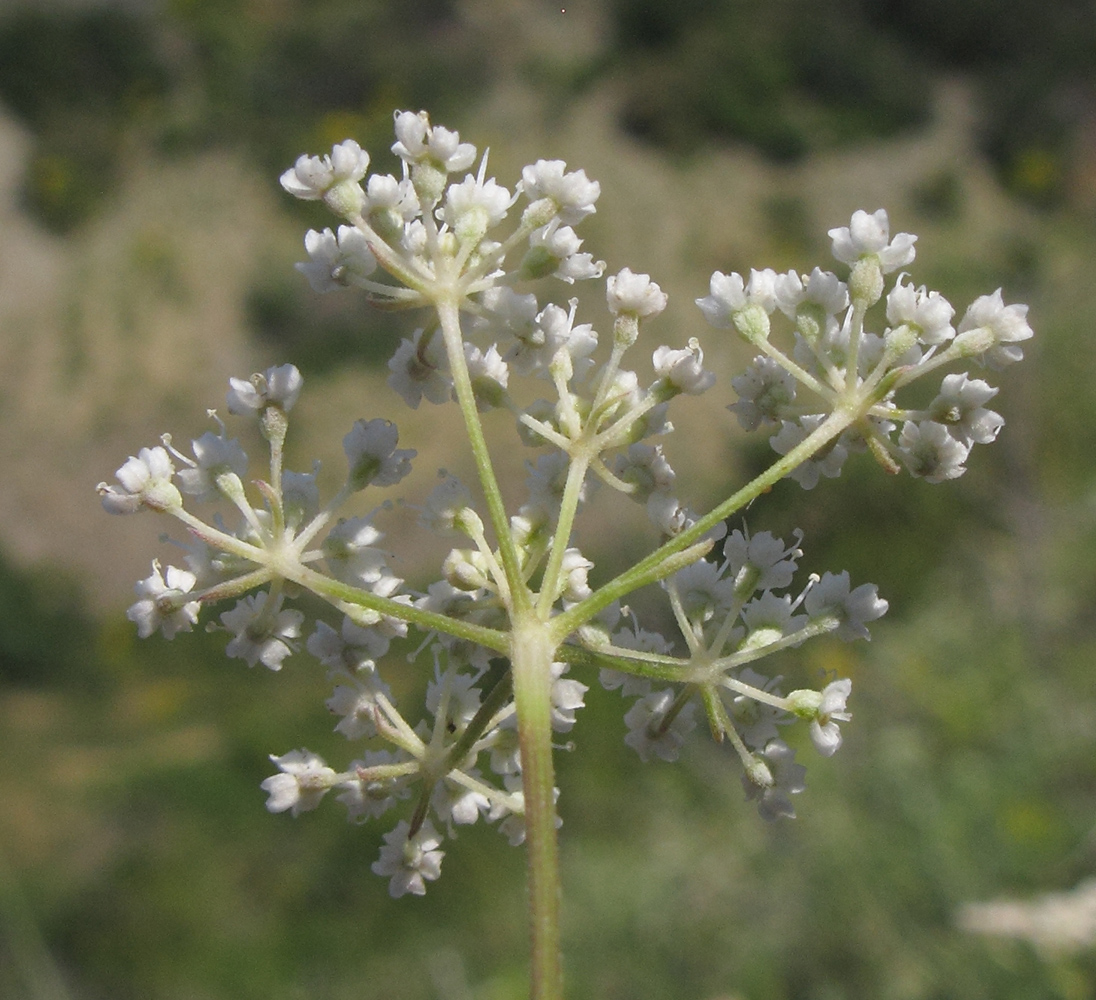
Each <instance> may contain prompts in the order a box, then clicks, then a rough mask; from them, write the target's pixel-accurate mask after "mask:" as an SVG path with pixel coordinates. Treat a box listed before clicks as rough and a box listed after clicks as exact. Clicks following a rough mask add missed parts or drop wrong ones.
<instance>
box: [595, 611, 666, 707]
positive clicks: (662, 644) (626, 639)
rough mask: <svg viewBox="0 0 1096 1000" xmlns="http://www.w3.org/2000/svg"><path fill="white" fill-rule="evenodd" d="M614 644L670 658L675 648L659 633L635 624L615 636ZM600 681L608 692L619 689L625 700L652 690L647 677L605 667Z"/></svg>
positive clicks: (600, 675)
mask: <svg viewBox="0 0 1096 1000" xmlns="http://www.w3.org/2000/svg"><path fill="white" fill-rule="evenodd" d="M613 644H614V645H616V646H620V647H621V648H623V649H635V650H639V651H640V652H645V653H658V654H660V655H662V656H668V655H669V654H670V653H672V652H673V647H672V646H671V645H670V643H668V642H667V641H666V639H665V638H663V636H661V635H660V634H659V633H658V632H648V631H646V630H645V629H642V628H640V627H639V625H638V624H633V625H632V627H630V628H628V627H625V628H622V629H621V630H620V631H619V632H615V633H614V634H613ZM598 680H599V681H600V682H601V686H602V687H603V688H605V690H606V691H616V690H618V689H619V691H620V693H621V695H622V696H623V697H625V698H631V697H634V696H635V695H645V694H647V693H648V692H649V691H650V690H651V682H650V681H649V680H648V679H647V678H646V677H638V676H636V675H635V674H626V673H624V672H622V671H620V670H611V669H609V668H606V667H603V668H602V669H601V672H600V674H599V675H598Z"/></svg>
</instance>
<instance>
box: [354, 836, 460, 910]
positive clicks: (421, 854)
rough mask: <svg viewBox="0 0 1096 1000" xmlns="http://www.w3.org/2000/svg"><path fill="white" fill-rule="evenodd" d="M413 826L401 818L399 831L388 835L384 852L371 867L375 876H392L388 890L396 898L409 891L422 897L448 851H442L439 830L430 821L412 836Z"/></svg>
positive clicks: (439, 871) (437, 874)
mask: <svg viewBox="0 0 1096 1000" xmlns="http://www.w3.org/2000/svg"><path fill="white" fill-rule="evenodd" d="M410 829H411V827H410V825H409V824H408V822H407V821H406V820H400V822H399V823H398V824H397V826H396V829H395V830H393V831H392V832H391V833H386V834H385V835H384V846H383V847H382V848H381V855H380V857H379V858H378V859H377V860H376V861H374V862H373V864H372V865H371V866H370V867H371V868H372V870H373V874H374V875H382V876H384V875H389V876H391V879H390V880H389V882H388V892H389V895H391V896H392V898H393V899H398V898H399V897H400V896H402V895H404V894H405V893H408V892H410V893H413V894H414V895H416V896H422V895H424V894H425V893H426V882H427V881H431V882H432V881H434V880H435V879H436V878H437V877H438V876H439V875H441V859H442V858H444V857H445V852H444V851H439V850H438V847H439V846H440V845H441V837H440V836H438V832H437V831H436V830H435V829H434V827H433V825H432V824H431V822H430V821H429V820H426V821H425V822H424V823H423V824H422V826H421V827H420V828H419V830H418V832H417V833H416V834H415V835H414V836H413V837H410V838H409V837H408V836H407V834H408V832H409V831H410Z"/></svg>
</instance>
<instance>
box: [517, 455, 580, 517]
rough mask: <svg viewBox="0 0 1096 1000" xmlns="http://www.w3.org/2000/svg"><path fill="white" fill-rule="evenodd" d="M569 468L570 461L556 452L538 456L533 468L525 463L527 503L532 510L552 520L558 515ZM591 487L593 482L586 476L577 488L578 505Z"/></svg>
mask: <svg viewBox="0 0 1096 1000" xmlns="http://www.w3.org/2000/svg"><path fill="white" fill-rule="evenodd" d="M569 466H570V460H569V459H568V457H567V455H565V454H564V453H563V452H558V451H556V452H552V453H550V454H547V455H541V456H539V457H538V458H537V463H536V465H535V466H533V465H530V464H529V463H528V462H526V463H525V467H526V469H527V470H528V471H529V477H528V479H527V480H526V483H527V485H528V487H529V503H530V504H531V505H532V507H533V508H534V509H536V510H541V511H545V512H547V513H549V514H550V515H551V517H552V519H553V520H554V519H555V518H556V516H557V515H558V514H559V505H560V501H561V500H562V499H563V488H564V486H565V485H566V483H567V469H568V468H569ZM592 485H593V480H592V479H591V478H590V476H589V474H587V475H586V477H585V478H584V479H583V481H582V486H581V487H580V488H579V494H578V499H579V502H580V503H581V502H583V501H584V500H585V499H586V498H587V496H588V495H589V491H590V488H591V487H592Z"/></svg>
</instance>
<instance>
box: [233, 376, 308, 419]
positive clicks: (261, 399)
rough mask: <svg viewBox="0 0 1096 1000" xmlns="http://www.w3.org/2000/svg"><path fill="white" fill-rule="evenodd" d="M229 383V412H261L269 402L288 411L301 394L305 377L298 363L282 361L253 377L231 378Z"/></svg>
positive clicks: (269, 404)
mask: <svg viewBox="0 0 1096 1000" xmlns="http://www.w3.org/2000/svg"><path fill="white" fill-rule="evenodd" d="M228 384H229V390H228V412H229V413H236V414H241V413H257V412H258V411H260V410H262V409H264V408H265V407H267V406H278V407H280V408H281V409H282V410H284V411H285V412H286V413H288V412H289V411H290V410H291V409H293V404H294V403H296V402H297V397H298V396H299V395H300V394H301V387H302V386H303V385H304V379H303V378H302V377H301V373H300V372H299V371H298V370H297V366H296V365H278V366H277V367H275V368H268V369H267V370H266V372H265V373H264V374H262V375H260V374H258V373H256V374H254V375H252V376H251V378H250V379H242V378H230V379H229V380H228Z"/></svg>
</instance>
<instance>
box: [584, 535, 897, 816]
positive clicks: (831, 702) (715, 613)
mask: <svg viewBox="0 0 1096 1000" xmlns="http://www.w3.org/2000/svg"><path fill="white" fill-rule="evenodd" d="M801 555H802V552H801V551H800V550H799V548H798V538H797V541H796V544H795V545H792V546H787V545H785V543H784V542H783V541H782V540H781V539H778V538H775V537H774V536H773V535H771V534H770V533H769V532H760V533H758V534H756V535H753V536H750V535H748V534H747V533H746V532H745V531H739V530H736V531H733V532H732V533H731V534H730V536H729V537H728V538H727V539H726V542H725V544H724V546H723V559H722V561H720V562H718V563H717V562H710V561H700V562H697V563H694V564H693V565H691V566H688V567H686V568H684V569H682V570H679V571H678V572H677V573H675V574H674V575H673V576H671V577H669V578H668V579H667V580H666V581H665V582H664V584H663V586H664V589H665V591H666V594H667V596H668V598H669V601H670V606H671V608H672V609H673V614H674V618H675V619H676V622H677V627H678V630H679V632H680V634H681V637H682V640H683V641H684V643H685V646H686V647H687V650H688V656H687V657H684V658H681V657H675V656H673V655H672V652H673V643H671V642H669V641H667V640H666V639H665V638H663V636H661V635H659V634H658V633H656V632H650V631H647V630H644V629H642V628H640V627H639V625H638V624H637V623H636V622H635V621H634V620H633V621H631V622H628V623H627V624H625V625H624V626H623V627H620V628H616V630H615V631H613V628H614V627H615V625H619V619H617V620H616V621H615V622H614V623H613V624H609V625H608V627H607V628H606V637H605V638H604V639H603V640H602V641H601V642H598V641H597V640H596V639H595V638H592V637H591V633H589V632H587V634H586V639H587V642H589V643H590V644H591V645H592V646H594V647H595V648H596V649H597V650H598V652H599V653H600V654H601V655H602V656H605V657H621V658H622V659H624V660H625V661H628V660H632V661H638V662H639V663H642V664H643V670H642V672H639V673H621V672H619V671H618V670H616V669H614V668H613V667H607V668H603V669H602V670H601V683H602V685H603V686H604V687H605V688H607V689H609V690H617V689H619V690H620V692H621V694H622V695H623V696H625V697H628V698H632V699H633V701H632V706H631V708H630V709H629V710H628V712H627V714H626V715H625V716H624V721H625V724H626V725H627V727H628V735H627V736H626V737H625V742H626V743H627V744H628V745H629V746H630V747H632V748H633V749H634V750H635V751H636V753H638V754H639V756H640V758H641V759H643V760H647V759H648V758H649V757H650V756H651V755H652V754H653V755H655V756H657V757H660V758H662V759H663V760H667V761H672V760H676V759H677V756H678V751H679V750H680V748H681V746H682V745H683V743H684V740H685V736H686V734H687V733H689V732H690V731H691V730H692V729H693V728H694V727H695V725H696V722H695V720H694V714H695V710H696V708H697V705H698V704H700V705H702V706H703V708H704V710H705V711H706V713H707V716H708V723H709V727H710V728H711V731H712V733H713V734H714V735H715V736H716V738H717V739H720V740H722V739H724V738H727V739H728V741H729V742H730V743H731V745H732V747H733V748H734V749H735V751H736V752H737V753H738V754H739V756H740V757H741V759H742V764H743V784H744V786H745V788H746V792H747V795H748V797H750V798H756V799H757V800H758V808H759V811H760V813H761V815H762V816H763V817H765V818H766V819H774V818H776V817H777V816H794V815H795V811H794V809H793V808H792V804H791V801H790V799H789V798H788V796H789V795H791V794H794V793H797V792H801V791H802V790H803V788H804V787H805V786H804V784H803V774H804V772H805V770H806V769H805V768H804V767H802V766H801V765H799V764H795V763H794V756H795V751H793V750H792V749H790V748H789V747H788V746H787V744H786V743H784V742H783V741H782V740H781V739H779V737H778V732H779V730H778V728H777V727H778V726H782V725H786V724H788V723H790V722H793V721H794V720H795V719H796V718H801V719H807V720H809V722H810V730H809V731H810V737H811V741H812V742H813V743H814V746H815V748H816V749H817V750H818V752H819V753H821V754H823V755H824V756H827V757H829V756H832V755H833V754H834V753H835V752H836V750H837V748H838V747H839V746H840V745H841V731H840V728H839V726H838V723H839V722H846V721H848V720H849V719H850V718H851V716H850V715H849V714H848V713H847V712H846V710H845V709H846V702H847V700H848V697H849V695H850V693H851V691H852V682H851V681H849V680H848V679H843V680H834V681H831V682H830V683H829V684H827V685H826V686H825V687H824V688H823V689H822V690H821V691H812V690H808V689H801V690H797V691H792V692H791V693H790V694H789V695H787V696H784V695H782V694H781V693H780V691H779V684H780V680H781V678H779V677H775V678H772V677H766V676H764V675H763V674H760V673H758V672H757V671H755V670H754V669H753V666H752V665H753V664H756V662H757V661H758V660H759V659H761V658H762V657H764V656H768V655H770V654H772V653H775V652H778V651H779V650H782V649H788V648H789V647H795V646H799V645H800V644H801V643H803V642H805V641H806V640H807V639H810V638H812V637H813V636H816V635H822V634H825V633H833V634H835V635H836V636H838V637H839V638H842V639H844V640H846V641H850V640H853V639H857V638H864V639H867V638H869V635H868V630H867V628H866V623H867V622H871V621H874V620H875V619H877V618H879V617H881V616H882V615H883V614H884V613H885V612H886V610H887V602H886V601H884V600H882V599H881V598H880V597H879V595H878V593H877V591H876V588H875V587H874V586H873V585H871V584H862V585H861V586H859V587H856V588H851V589H850V583H849V575H848V573H840V574H833V573H826V574H825V575H824V576H822V577H817V576H811V577H810V578H809V579H808V580H807V582H806V585H805V586H804V587H803V589H802V590H800V592H799V593H798V594H796V595H795V596H792V594H791V593H789V592H788V591H787V588H788V586H789V585H790V584H791V582H792V580H793V577H794V575H795V570H796V562H797V560H798V558H799V557H800V556H801ZM612 618H614V619H615V618H616V616H615V615H614V616H612ZM607 624H608V623H607ZM630 669H631V670H632V671H635V670H636V667H635V666H634V664H633V665H632V666H631V668H630ZM666 681H671V682H674V681H676V682H678V686H676V687H660V686H659V685H660V684H662V683H665V682H666Z"/></svg>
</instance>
